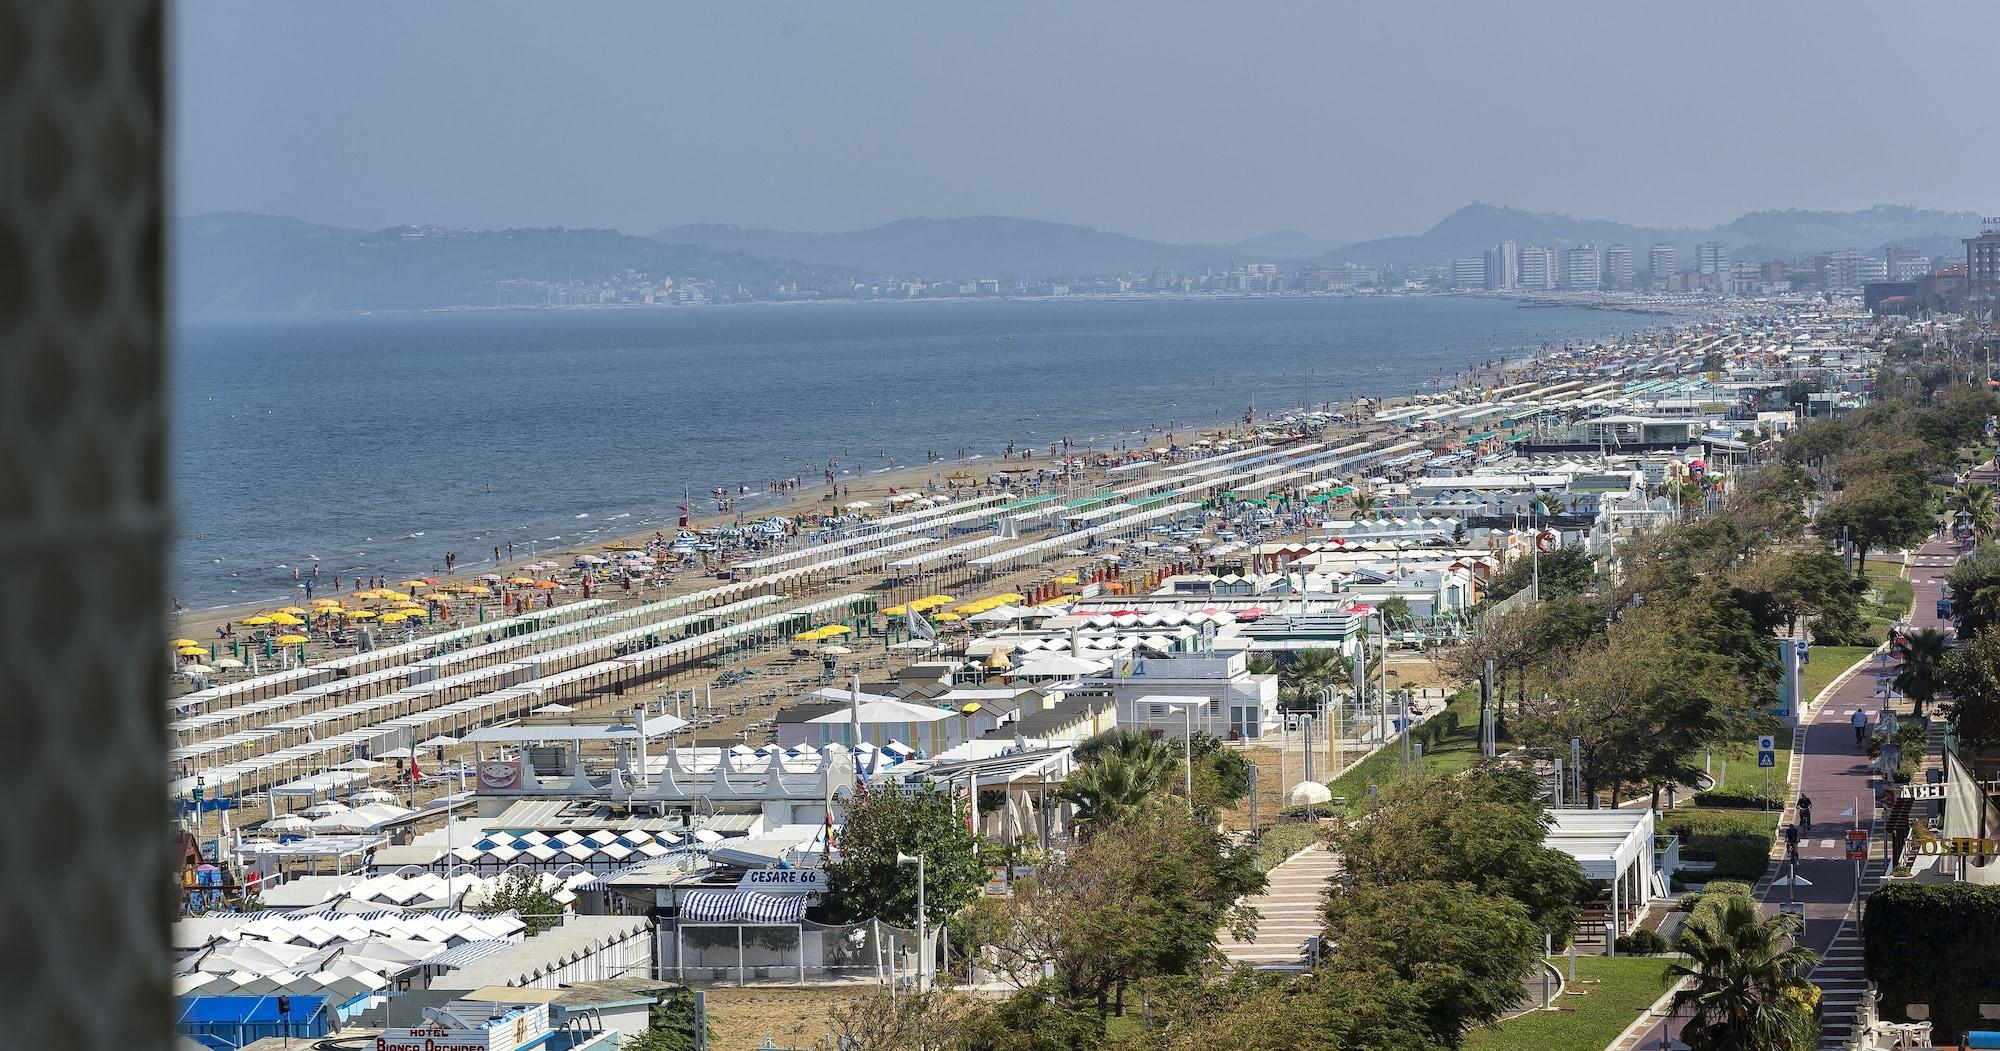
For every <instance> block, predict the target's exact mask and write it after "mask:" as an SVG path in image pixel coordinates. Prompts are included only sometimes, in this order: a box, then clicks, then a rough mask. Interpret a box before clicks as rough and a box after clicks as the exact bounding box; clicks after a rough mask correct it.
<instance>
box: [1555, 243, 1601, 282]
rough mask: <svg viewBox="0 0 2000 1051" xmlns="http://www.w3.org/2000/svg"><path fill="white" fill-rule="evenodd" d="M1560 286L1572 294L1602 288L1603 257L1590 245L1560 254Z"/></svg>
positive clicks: (1566, 250)
mask: <svg viewBox="0 0 2000 1051" xmlns="http://www.w3.org/2000/svg"><path fill="white" fill-rule="evenodd" d="M1562 286H1563V287H1564V288H1566V289H1569V290H1570V291H1572V292H1589V291H1594V290H1596V289H1599V288H1603V287H1604V257H1603V256H1601V255H1598V254H1597V249H1596V247H1595V246H1592V245H1577V246H1576V247H1575V248H1570V249H1565V250H1564V251H1563V254H1562Z"/></svg>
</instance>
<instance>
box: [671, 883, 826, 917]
mask: <svg viewBox="0 0 2000 1051" xmlns="http://www.w3.org/2000/svg"><path fill="white" fill-rule="evenodd" d="M805 914H806V896H805V895H803V894H759V893H757V892H756V891H754V890H691V891H688V892H687V893H685V894H683V895H681V919H682V920H683V921H685V922H688V923H730V922H737V921H742V922H754V923H797V922H798V921H799V917H801V916H804V915H805Z"/></svg>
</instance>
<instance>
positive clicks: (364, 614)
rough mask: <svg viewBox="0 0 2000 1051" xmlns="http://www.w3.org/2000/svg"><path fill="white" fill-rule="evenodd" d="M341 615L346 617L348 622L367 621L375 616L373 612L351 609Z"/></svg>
mask: <svg viewBox="0 0 2000 1051" xmlns="http://www.w3.org/2000/svg"><path fill="white" fill-rule="evenodd" d="M341 615H342V616H344V617H346V618H347V619H348V620H367V619H369V618H371V617H373V616H375V614H374V613H373V612H371V611H369V610H365V609H351V610H348V611H346V612H345V613H343V614H341Z"/></svg>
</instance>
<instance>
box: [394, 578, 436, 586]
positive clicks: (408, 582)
mask: <svg viewBox="0 0 2000 1051" xmlns="http://www.w3.org/2000/svg"><path fill="white" fill-rule="evenodd" d="M396 586H397V587H402V588H421V587H428V586H430V581H428V580H417V579H415V578H411V579H409V580H399V581H397V582H396Z"/></svg>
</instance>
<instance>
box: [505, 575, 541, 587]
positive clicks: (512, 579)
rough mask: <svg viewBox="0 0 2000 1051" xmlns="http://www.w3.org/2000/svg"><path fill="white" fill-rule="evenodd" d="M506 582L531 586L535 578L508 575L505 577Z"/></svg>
mask: <svg viewBox="0 0 2000 1051" xmlns="http://www.w3.org/2000/svg"><path fill="white" fill-rule="evenodd" d="M507 583H509V584H513V585H514V586H516V587H532V586H534V583H535V578H534V577H508V578H507Z"/></svg>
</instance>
